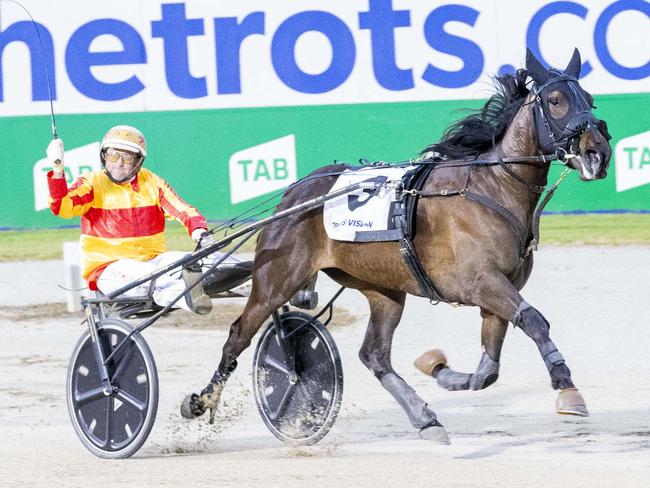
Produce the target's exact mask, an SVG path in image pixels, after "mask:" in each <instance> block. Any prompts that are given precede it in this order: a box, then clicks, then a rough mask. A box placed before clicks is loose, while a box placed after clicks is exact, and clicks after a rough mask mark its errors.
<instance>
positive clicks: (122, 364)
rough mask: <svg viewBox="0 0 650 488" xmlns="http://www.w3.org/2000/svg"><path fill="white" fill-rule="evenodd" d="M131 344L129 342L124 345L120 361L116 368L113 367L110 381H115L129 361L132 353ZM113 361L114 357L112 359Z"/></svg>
mask: <svg viewBox="0 0 650 488" xmlns="http://www.w3.org/2000/svg"><path fill="white" fill-rule="evenodd" d="M133 349H135V348H134V347H133V344H129V345H127V346H126V352H125V353H124V355H123V356H122V358H121V359H120V363H119V364H118V365H117V368H115V372H114V373H113V377H112V378H111V383H113V382H115V381H117V379H118V378H119V377H120V375H121V374H122V372H123V371H124V368H126V365H127V364H128V363H129V361H130V360H131V354H132V353H133ZM113 361H115V359H113Z"/></svg>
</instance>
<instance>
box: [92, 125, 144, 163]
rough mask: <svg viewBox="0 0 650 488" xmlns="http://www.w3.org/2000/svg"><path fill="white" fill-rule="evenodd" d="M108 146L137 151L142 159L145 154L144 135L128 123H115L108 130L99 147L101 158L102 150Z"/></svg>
mask: <svg viewBox="0 0 650 488" xmlns="http://www.w3.org/2000/svg"><path fill="white" fill-rule="evenodd" d="M109 147H112V148H115V149H122V150H124V151H131V152H134V153H138V154H140V156H142V159H144V158H145V157H146V156H147V141H146V140H145V138H144V135H143V134H142V132H140V131H139V130H138V129H136V128H135V127H131V126H130V125H116V126H115V127H112V128H110V129H109V130H108V132H107V133H106V135H104V138H103V139H102V145H101V148H100V151H101V153H102V159H103V154H104V151H105V150H106V149H107V148H109Z"/></svg>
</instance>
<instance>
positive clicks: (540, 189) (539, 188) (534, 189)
mask: <svg viewBox="0 0 650 488" xmlns="http://www.w3.org/2000/svg"><path fill="white" fill-rule="evenodd" d="M498 161H499V166H501V168H502V169H503V171H505V172H506V173H508V174H509V175H510V176H511V177H512V178H513V179H514V180H515V181H517V182H518V183H520V184H522V185H523V186H525V187H526V188H528V191H530V192H531V193H537V194H538V195H541V194H542V193H544V190H546V186H544V185H536V184H534V183H528V182H527V181H526V180H524V179H523V178H522V177H521V176H519V175H518V174H517V173H515V172H514V171H512V170H511V169H510V168H509V167H508V166H507V165H506V162H505V161H504V160H503V159H501V158H499V159H498Z"/></svg>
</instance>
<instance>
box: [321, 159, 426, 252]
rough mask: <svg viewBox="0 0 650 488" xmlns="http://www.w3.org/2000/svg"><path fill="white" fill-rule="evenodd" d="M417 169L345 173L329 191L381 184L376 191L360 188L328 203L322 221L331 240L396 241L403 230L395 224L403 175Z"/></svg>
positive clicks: (383, 168)
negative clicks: (396, 207)
mask: <svg viewBox="0 0 650 488" xmlns="http://www.w3.org/2000/svg"><path fill="white" fill-rule="evenodd" d="M414 169H415V167H413V166H407V167H390V166H377V167H375V166H366V167H363V168H360V169H354V170H346V171H344V172H343V173H341V175H340V176H339V178H338V179H337V180H336V183H335V184H334V186H333V187H332V189H331V190H330V192H332V191H335V190H339V189H341V188H344V187H346V186H349V185H353V184H355V183H360V182H363V181H369V182H376V183H380V184H381V186H379V187H378V188H376V189H359V190H356V191H353V192H350V193H348V194H346V195H341V196H340V197H337V198H333V199H332V200H328V201H326V202H325V206H324V211H323V220H324V224H325V231H326V232H327V236H328V237H329V238H330V239H334V240H337V241H348V242H375V241H394V240H398V239H400V237H401V229H400V228H396V226H395V223H394V222H393V214H394V211H395V205H396V204H398V203H399V200H398V197H397V196H396V189H401V187H402V179H403V177H404V175H405V174H406V173H407V172H409V171H412V170H414Z"/></svg>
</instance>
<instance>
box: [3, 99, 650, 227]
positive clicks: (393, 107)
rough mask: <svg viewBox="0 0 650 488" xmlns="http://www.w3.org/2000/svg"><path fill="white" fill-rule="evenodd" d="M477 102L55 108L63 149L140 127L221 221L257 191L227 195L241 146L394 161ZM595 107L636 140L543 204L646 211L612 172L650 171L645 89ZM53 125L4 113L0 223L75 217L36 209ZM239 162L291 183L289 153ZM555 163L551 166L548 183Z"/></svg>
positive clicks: (186, 192) (164, 165) (171, 174)
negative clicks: (289, 142)
mask: <svg viewBox="0 0 650 488" xmlns="http://www.w3.org/2000/svg"><path fill="white" fill-rule="evenodd" d="M481 104H482V102H480V101H472V102H469V101H443V102H424V103H413V102H408V103H390V104H359V105H327V106H301V107H281V108H252V109H251V108H249V109H224V110H200V111H170V112H145V113H127V114H94V115H60V116H59V117H58V118H57V126H58V131H59V135H60V137H61V138H62V139H63V140H64V142H65V145H66V150H68V149H69V148H70V149H72V148H77V147H82V146H87V145H89V144H91V143H97V142H98V141H99V140H100V139H101V136H102V135H103V133H104V132H105V131H106V130H107V128H109V127H110V126H112V125H116V124H130V125H134V126H136V127H139V128H141V129H142V131H143V132H144V133H145V135H146V136H147V138H148V143H149V148H150V149H149V156H148V158H147V161H146V163H145V164H146V166H147V167H148V168H150V169H152V170H153V171H155V172H156V173H158V174H160V175H161V176H163V177H164V178H166V179H167V180H168V181H169V182H170V183H171V184H172V186H173V187H174V188H175V189H176V190H177V191H178V193H179V194H180V195H181V196H182V197H183V198H185V199H186V200H187V201H189V202H190V203H192V204H194V205H195V206H197V207H198V208H199V209H200V210H201V211H202V212H203V213H204V214H205V215H206V217H207V218H208V219H210V220H220V219H225V218H228V217H231V216H233V215H235V214H237V213H239V212H241V211H243V210H245V209H247V208H250V207H251V206H253V205H254V204H255V203H257V202H258V201H260V199H262V198H263V197H262V196H257V197H255V198H250V199H246V200H244V201H240V202H239V203H235V204H232V203H231V183H230V177H231V175H229V161H230V160H231V157H232V156H233V154H235V153H238V152H240V151H242V150H245V149H246V148H250V147H253V146H256V145H259V144H262V143H265V142H267V141H272V140H276V139H279V138H283V137H285V136H289V135H293V136H294V140H295V158H296V168H297V169H296V172H297V177H302V176H304V175H306V174H308V173H309V172H310V171H312V170H313V169H315V168H317V167H319V166H323V165H325V164H329V163H331V162H332V161H334V160H342V161H347V162H356V161H357V160H358V159H359V158H367V159H369V160H380V159H381V160H386V161H400V160H404V159H408V158H411V157H414V156H416V155H417V154H418V152H419V151H420V150H421V149H423V148H424V147H425V146H427V145H428V144H429V143H431V142H434V141H437V140H438V139H439V138H440V135H441V133H442V132H443V130H444V128H445V127H446V126H447V125H448V124H449V123H450V122H452V121H454V120H456V119H458V118H460V117H462V116H463V115H464V112H463V111H462V110H461V111H459V110H457V109H460V108H476V107H478V106H480V105H481ZM596 105H597V106H598V109H597V111H596V114H597V115H598V116H599V117H600V118H603V119H605V120H607V122H608V123H609V127H610V132H611V133H612V136H613V140H612V141H611V144H612V148H614V147H615V146H616V144H617V143H618V142H619V141H621V140H622V139H625V140H628V139H629V138H632V139H630V140H632V143H633V144H632V145H634V144H636V146H634V148H630V147H626V148H619V151H618V153H619V163H618V165H617V164H616V163H615V158H614V157H613V158H612V162H611V164H610V173H609V176H608V178H607V179H605V180H602V181H597V182H590V183H585V182H581V181H580V180H579V179H578V177H577V174H572V175H571V176H570V177H569V178H567V180H566V182H565V183H564V184H563V185H562V186H561V188H560V190H559V191H558V193H557V195H556V197H555V198H554V199H553V200H552V202H551V203H550V204H549V206H548V211H552V212H580V211H585V212H594V211H619V210H625V211H650V184H642V183H640V184H639V185H638V186H635V185H633V186H632V187H630V188H628V189H625V190H624V191H617V185H616V179H617V177H619V178H620V177H621V176H620V175H617V172H620V171H625V172H626V177H627V178H628V179H630V178H632V179H634V178H635V177H636V176H635V175H636V174H637V173H635V172H638V174H639V178H640V179H639V181H643V175H648V174H649V173H650V141H649V140H648V138H647V137H645V138H643V137H641V138H639V137H636V138H635V136H637V135H643V134H644V133H646V132H648V131H650V120H648V118H647V114H648V113H650V95H649V94H625V95H610V96H599V97H597V100H596ZM49 128H50V124H49V118H48V117H41V116H38V117H11V118H0V134H1V139H2V143H1V144H0V162H1V163H2V166H1V167H2V171H1V172H0V187H1V188H2V194H1V196H0V205H1V207H2V209H3V212H2V214H1V216H0V228H39V227H57V226H63V225H73V224H74V223H75V222H74V221H63V220H61V219H59V218H57V217H54V216H52V215H51V214H50V211H49V210H48V209H47V208H45V209H41V210H36V208H35V198H36V197H35V192H37V190H36V189H35V182H34V179H36V180H37V183H38V180H39V178H42V179H45V173H44V171H45V169H44V168H42V167H37V168H36V169H35V164H36V162H37V161H38V160H40V159H42V158H43V157H44V150H45V147H46V146H47V144H48V142H49V139H50V137H51V135H50V133H49ZM639 141H640V142H639ZM90 154H93V155H94V154H95V153H94V152H92V153H90ZM621 155H623V157H624V158H625V160H624V161H623V160H621V157H620V156H621ZM91 159H92V157H91ZM90 162H91V161H89V163H90ZM238 163H239V164H240V166H239V168H240V169H241V170H245V171H246V174H245V178H247V179H249V180H253V179H256V180H260V181H262V182H264V181H266V180H268V183H269V187H271V186H273V185H275V187H278V185H280V186H282V185H283V184H284V183H285V182H284V181H282V180H283V179H285V180H286V182H289V181H290V180H289V179H288V175H289V173H288V172H287V170H286V161H285V160H284V159H283V158H281V157H280V158H276V157H274V154H271V153H269V154H268V156H267V157H264V158H258V159H256V160H254V161H243V160H242V161H238ZM94 164H96V161H95V162H94ZM41 166H43V163H41ZM90 166H92V165H91V164H89V165H88V167H90ZM617 166H618V167H617ZM560 169H561V167H554V168H553V169H552V171H551V175H550V177H549V180H550V181H552V180H553V178H554V177H556V176H557V175H558V174H559V171H560ZM71 176H73V175H71ZM635 181H636V180H635ZM41 183H42V181H41ZM628 186H629V185H628ZM41 191H42V185H41Z"/></svg>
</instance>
